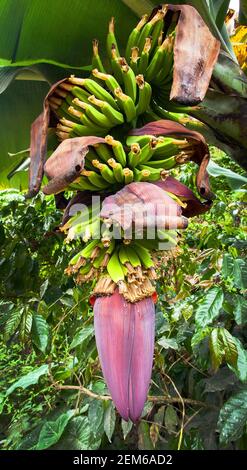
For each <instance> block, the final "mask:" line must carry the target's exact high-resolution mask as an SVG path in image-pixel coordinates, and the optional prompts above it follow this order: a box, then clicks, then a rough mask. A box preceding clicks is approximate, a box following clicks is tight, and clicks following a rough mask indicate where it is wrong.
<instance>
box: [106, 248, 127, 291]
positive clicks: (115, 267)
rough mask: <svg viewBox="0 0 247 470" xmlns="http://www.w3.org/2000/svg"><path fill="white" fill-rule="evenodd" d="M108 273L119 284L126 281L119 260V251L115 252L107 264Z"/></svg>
mask: <svg viewBox="0 0 247 470" xmlns="http://www.w3.org/2000/svg"><path fill="white" fill-rule="evenodd" d="M107 271H108V274H109V276H111V278H112V280H113V281H114V282H115V283H116V284H117V283H118V282H119V281H124V272H123V269H122V266H121V264H120V261H119V258H118V251H117V250H115V251H114V252H113V254H112V256H111V258H110V261H109V263H108V264H107Z"/></svg>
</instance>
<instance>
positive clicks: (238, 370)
mask: <svg viewBox="0 0 247 470" xmlns="http://www.w3.org/2000/svg"><path fill="white" fill-rule="evenodd" d="M234 340H235V343H236V346H237V351H238V358H237V364H236V365H235V366H233V365H229V367H230V369H231V370H233V371H234V372H235V374H236V375H237V377H238V378H239V380H241V382H247V350H246V349H244V347H243V344H242V343H241V341H239V340H238V339H237V338H234Z"/></svg>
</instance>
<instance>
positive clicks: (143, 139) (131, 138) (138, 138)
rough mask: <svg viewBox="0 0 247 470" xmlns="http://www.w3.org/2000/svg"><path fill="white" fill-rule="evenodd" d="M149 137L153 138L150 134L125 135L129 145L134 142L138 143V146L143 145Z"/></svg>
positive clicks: (148, 140)
mask: <svg viewBox="0 0 247 470" xmlns="http://www.w3.org/2000/svg"><path fill="white" fill-rule="evenodd" d="M151 139H153V136H152V135H130V136H128V137H127V140H126V143H127V145H128V146H129V147H130V146H131V145H132V144H135V143H137V144H139V145H140V147H144V145H146V144H148V143H149V142H150V141H151Z"/></svg>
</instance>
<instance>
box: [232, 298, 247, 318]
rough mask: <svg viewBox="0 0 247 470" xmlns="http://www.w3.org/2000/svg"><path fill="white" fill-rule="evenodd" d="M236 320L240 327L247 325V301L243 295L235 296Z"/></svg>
mask: <svg viewBox="0 0 247 470" xmlns="http://www.w3.org/2000/svg"><path fill="white" fill-rule="evenodd" d="M234 304H235V308H234V312H233V313H234V318H235V320H236V323H237V324H238V325H246V324H247V299H245V298H244V297H243V296H242V295H236V296H235V302H234Z"/></svg>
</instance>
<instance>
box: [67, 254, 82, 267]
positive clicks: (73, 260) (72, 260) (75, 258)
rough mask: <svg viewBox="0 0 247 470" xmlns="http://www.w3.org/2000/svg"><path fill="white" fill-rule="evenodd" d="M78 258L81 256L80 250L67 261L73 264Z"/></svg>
mask: <svg viewBox="0 0 247 470" xmlns="http://www.w3.org/2000/svg"><path fill="white" fill-rule="evenodd" d="M80 258H82V256H81V252H80V251H79V253H76V255H75V256H73V258H71V260H70V261H69V265H72V266H73V265H74V264H76V263H77V262H78V261H79V259H80Z"/></svg>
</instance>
